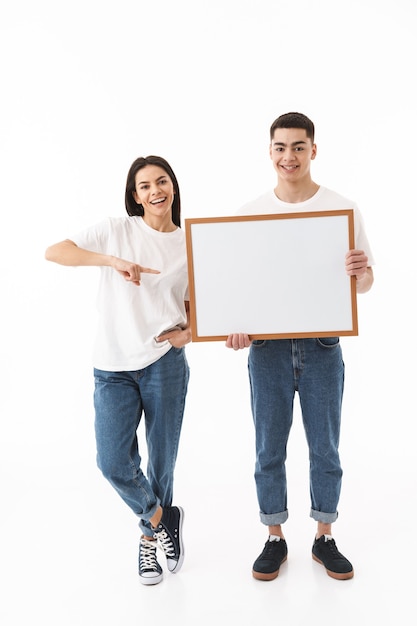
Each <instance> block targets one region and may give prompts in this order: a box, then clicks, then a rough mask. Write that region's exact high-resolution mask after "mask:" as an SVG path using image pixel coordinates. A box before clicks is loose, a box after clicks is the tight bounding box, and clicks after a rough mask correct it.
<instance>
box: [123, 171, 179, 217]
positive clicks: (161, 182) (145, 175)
mask: <svg viewBox="0 0 417 626" xmlns="http://www.w3.org/2000/svg"><path fill="white" fill-rule="evenodd" d="M174 194H175V191H174V185H173V183H172V180H171V178H170V177H169V176H168V174H167V173H166V171H165V170H164V169H163V168H162V167H159V166H158V165H146V166H145V167H143V168H142V169H140V170H139V171H138V172H137V174H136V176H135V191H134V192H133V196H134V198H135V200H136V202H137V203H138V204H141V205H142V206H143V212H144V215H143V218H144V220H145V222H147V223H148V224H149V226H152V227H153V228H157V227H158V228H159V227H160V226H163V225H164V224H166V223H167V222H172V203H173V201H174Z"/></svg>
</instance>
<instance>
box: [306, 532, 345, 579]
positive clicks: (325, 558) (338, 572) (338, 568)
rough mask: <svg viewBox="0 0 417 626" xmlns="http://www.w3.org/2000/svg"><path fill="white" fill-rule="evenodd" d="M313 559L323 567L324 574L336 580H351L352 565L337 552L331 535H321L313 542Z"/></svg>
mask: <svg viewBox="0 0 417 626" xmlns="http://www.w3.org/2000/svg"><path fill="white" fill-rule="evenodd" d="M313 559H314V560H315V561H317V563H320V564H321V565H324V567H325V568H326V572H327V573H328V575H329V576H331V577H332V578H337V579H338V580H348V579H349V578H353V566H352V563H350V561H348V560H347V558H346V557H345V556H343V554H341V553H340V552H339V550H338V549H337V546H336V542H335V540H334V539H333V538H332V536H331V535H322V536H321V537H320V538H319V539H315V540H314V544H313Z"/></svg>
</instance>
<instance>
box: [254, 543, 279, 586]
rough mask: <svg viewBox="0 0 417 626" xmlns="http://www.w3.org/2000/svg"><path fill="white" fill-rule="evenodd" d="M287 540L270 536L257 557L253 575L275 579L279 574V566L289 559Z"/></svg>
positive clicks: (258, 578) (263, 578)
mask: <svg viewBox="0 0 417 626" xmlns="http://www.w3.org/2000/svg"><path fill="white" fill-rule="evenodd" d="M287 554H288V549H287V542H286V541H285V539H282V538H280V537H274V538H272V537H269V539H268V541H267V542H266V543H265V547H264V549H263V550H262V552H261V554H260V555H259V556H258V558H257V559H256V561H255V563H254V564H253V568H252V575H253V577H254V578H256V579H257V580H273V579H274V578H276V577H277V576H278V574H279V568H280V567H281V564H282V563H284V561H286V560H287Z"/></svg>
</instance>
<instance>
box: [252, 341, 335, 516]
mask: <svg viewBox="0 0 417 626" xmlns="http://www.w3.org/2000/svg"><path fill="white" fill-rule="evenodd" d="M248 368H249V379H250V386H251V403H252V413H253V419H254V424H255V433H256V464H255V481H256V490H257V496H258V503H259V508H260V518H261V522H262V523H263V524H266V525H268V526H273V525H276V524H283V523H284V522H285V521H286V520H287V518H288V510H287V478H286V469H285V461H286V457H287V442H288V436H289V433H290V429H291V425H292V421H293V405H294V396H295V392H298V395H299V399H300V406H301V412H302V419H303V425H304V430H305V434H306V438H307V443H308V448H309V460H310V498H311V512H310V516H311V517H312V518H313V519H314V520H316V521H318V522H323V523H328V524H331V523H332V522H334V521H335V520H336V519H337V515H338V513H337V506H338V502H339V496H340V489H341V481H342V468H341V466H340V459H339V452H338V448H339V435H340V419H341V408H342V396H343V385H344V363H343V358H342V350H341V347H340V342H339V338H338V337H323V338H311V339H310V338H308V339H278V340H267V341H253V343H252V345H251V347H250V351H249V359H248Z"/></svg>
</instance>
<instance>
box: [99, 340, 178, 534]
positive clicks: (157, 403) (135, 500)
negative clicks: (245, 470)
mask: <svg viewBox="0 0 417 626" xmlns="http://www.w3.org/2000/svg"><path fill="white" fill-rule="evenodd" d="M188 379H189V367H188V363H187V360H186V356H185V350H184V348H175V347H172V348H171V349H170V350H169V351H168V352H167V353H166V354H165V355H164V356H163V357H161V358H160V359H159V360H158V361H156V362H154V363H152V364H151V365H149V366H148V367H145V368H144V369H141V370H137V371H132V372H107V371H103V370H99V369H94V380H95V390H94V407H95V433H96V445H97V465H98V467H99V468H100V470H101V471H102V473H103V475H104V477H105V478H106V479H107V480H108V481H109V482H110V483H111V485H112V486H113V487H114V488H115V490H116V491H117V493H118V494H119V495H120V496H121V498H122V499H123V500H124V501H125V502H126V504H127V505H128V506H129V507H130V508H131V509H132V511H133V512H134V513H135V514H136V515H137V516H138V517H139V518H140V521H139V527H140V528H141V530H142V532H144V533H145V534H149V529H150V523H149V521H148V520H149V519H150V518H151V517H152V516H153V515H154V513H155V512H156V510H157V509H158V507H159V505H161V506H163V507H164V506H170V505H171V503H172V497H173V479H174V467H175V462H176V458H177V452H178V445H179V439H180V432H181V426H182V420H183V415H184V408H185V397H186V393H187V386H188ZM142 416H144V419H145V432H146V443H147V472H146V476H145V474H144V473H143V471H142V469H141V461H142V459H141V455H140V451H139V446H138V437H137V429H138V427H139V424H140V422H141V419H142ZM147 531H148V532H147Z"/></svg>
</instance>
